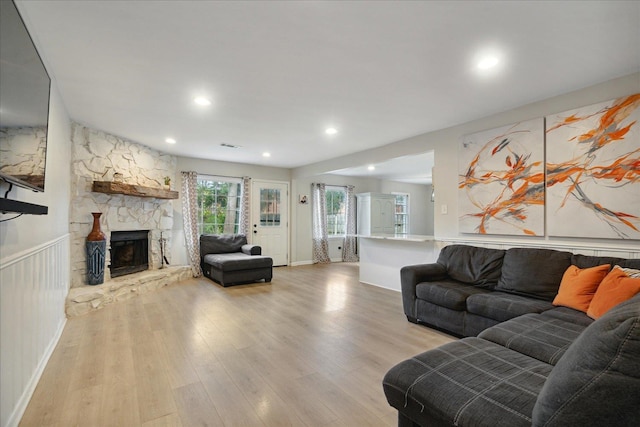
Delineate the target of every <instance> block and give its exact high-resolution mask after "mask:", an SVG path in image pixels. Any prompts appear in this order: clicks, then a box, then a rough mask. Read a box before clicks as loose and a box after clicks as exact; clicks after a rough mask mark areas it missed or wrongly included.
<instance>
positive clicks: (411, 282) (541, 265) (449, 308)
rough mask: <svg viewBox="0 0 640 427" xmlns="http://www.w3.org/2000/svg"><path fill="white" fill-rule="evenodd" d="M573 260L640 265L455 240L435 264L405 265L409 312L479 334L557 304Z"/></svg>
mask: <svg viewBox="0 0 640 427" xmlns="http://www.w3.org/2000/svg"><path fill="white" fill-rule="evenodd" d="M572 264H573V265H576V266H577V267H579V268H587V267H594V266H596V265H601V264H611V265H612V266H613V265H614V264H616V265H620V266H621V267H629V268H636V269H640V259H623V258H612V257H594V256H586V255H576V254H572V253H571V252H562V251H556V250H553V249H534V248H512V249H508V250H502V249H488V248H479V247H475V246H467V245H450V246H446V247H444V248H443V249H442V250H441V251H440V255H439V257H438V261H437V262H436V263H434V264H421V265H411V266H406V267H403V268H402V269H401V271H400V278H401V286H402V304H403V308H404V313H405V315H406V316H407V319H408V320H409V321H410V322H414V323H424V324H426V325H428V326H432V327H435V328H437V329H441V330H444V331H446V332H448V333H451V334H453V335H456V336H476V335H478V334H479V333H480V332H482V331H483V330H485V329H486V328H488V327H491V326H494V325H497V324H498V323H501V322H504V321H506V320H509V319H512V318H514V317H517V316H521V315H523V314H527V313H542V312H543V311H546V310H549V309H551V308H553V305H552V304H551V302H552V301H553V298H554V297H555V296H556V294H557V293H558V288H559V287H560V281H561V280H562V275H563V274H564V272H565V271H566V270H567V268H568V267H569V266H570V265H572Z"/></svg>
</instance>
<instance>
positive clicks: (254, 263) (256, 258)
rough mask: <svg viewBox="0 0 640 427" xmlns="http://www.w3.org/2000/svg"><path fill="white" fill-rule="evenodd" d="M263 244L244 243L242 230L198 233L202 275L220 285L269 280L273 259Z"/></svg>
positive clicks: (244, 237)
mask: <svg viewBox="0 0 640 427" xmlns="http://www.w3.org/2000/svg"><path fill="white" fill-rule="evenodd" d="M261 253H262V248H261V247H260V246H257V245H249V244H247V237H246V236H245V235H244V234H203V235H201V236H200V266H201V267H202V271H203V273H204V275H205V276H207V277H208V278H209V279H211V280H213V281H215V282H218V283H219V284H221V285H222V286H225V287H226V286H231V285H239V284H243V283H252V282H257V281H261V280H264V281H265V282H267V283H268V282H271V278H272V277H273V260H272V259H271V257H268V256H262V255H261Z"/></svg>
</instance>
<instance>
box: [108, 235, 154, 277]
mask: <svg viewBox="0 0 640 427" xmlns="http://www.w3.org/2000/svg"><path fill="white" fill-rule="evenodd" d="M110 251H111V264H110V265H109V269H110V271H111V277H118V276H124V275H125V274H131V273H136V272H138V271H144V270H148V269H149V230H137V231H112V232H111V249H110Z"/></svg>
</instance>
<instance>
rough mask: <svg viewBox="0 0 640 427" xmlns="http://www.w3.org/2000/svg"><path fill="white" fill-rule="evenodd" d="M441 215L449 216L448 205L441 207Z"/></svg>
mask: <svg viewBox="0 0 640 427" xmlns="http://www.w3.org/2000/svg"><path fill="white" fill-rule="evenodd" d="M440 213H441V214H443V215H446V214H447V205H442V206H440Z"/></svg>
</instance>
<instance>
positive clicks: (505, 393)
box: [383, 338, 552, 427]
mask: <svg viewBox="0 0 640 427" xmlns="http://www.w3.org/2000/svg"><path fill="white" fill-rule="evenodd" d="M551 369H552V366H551V365H549V364H547V363H543V362H541V361H539V360H536V359H533V358H531V357H529V356H526V355H524V354H520V353H517V352H515V351H513V350H509V349H508V348H505V347H503V346H500V345H498V344H495V343H492V342H490V341H487V340H482V339H479V338H464V339H462V340H460V341H455V342H451V343H448V344H445V345H443V346H441V347H438V348H436V349H434V350H431V351H428V352H426V353H422V354H419V355H417V356H415V357H413V358H411V359H409V360H405V361H404V362H401V363H399V364H398V365H396V366H394V367H393V368H391V369H390V370H389V371H388V372H387V374H386V375H385V377H384V379H383V387H384V392H385V395H386V397H387V401H388V402H389V404H390V405H391V406H393V407H395V408H396V409H398V410H400V411H402V413H403V414H405V415H406V416H408V417H409V418H411V419H412V420H414V421H415V422H417V423H418V424H420V425H433V424H430V423H429V422H430V421H433V420H439V421H440V422H439V423H438V425H461V426H465V425H474V426H482V425H486V426H489V425H490V426H505V427H506V426H508V427H517V426H530V425H531V413H532V411H533V407H534V405H535V402H536V397H537V395H538V393H539V392H540V389H541V388H542V386H543V384H544V382H545V380H546V378H547V375H549V373H550V372H551ZM427 414H428V415H427Z"/></svg>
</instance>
